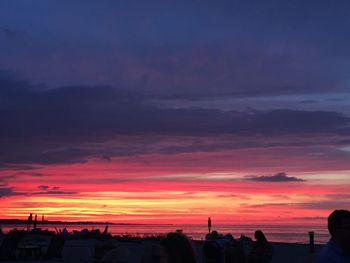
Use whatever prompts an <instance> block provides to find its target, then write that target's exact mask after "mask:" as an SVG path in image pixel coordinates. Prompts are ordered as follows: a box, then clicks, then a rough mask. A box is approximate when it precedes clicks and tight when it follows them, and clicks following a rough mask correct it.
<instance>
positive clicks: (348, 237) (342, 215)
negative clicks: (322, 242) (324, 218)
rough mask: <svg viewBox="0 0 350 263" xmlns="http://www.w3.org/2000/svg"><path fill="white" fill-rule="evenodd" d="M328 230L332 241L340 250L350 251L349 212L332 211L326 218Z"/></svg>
mask: <svg viewBox="0 0 350 263" xmlns="http://www.w3.org/2000/svg"><path fill="white" fill-rule="evenodd" d="M328 230H329V233H330V234H331V236H332V239H333V240H334V241H335V242H336V243H337V244H338V245H339V246H341V247H342V248H344V249H346V250H350V211H349V210H334V211H333V212H332V213H331V214H330V215H329V217H328Z"/></svg>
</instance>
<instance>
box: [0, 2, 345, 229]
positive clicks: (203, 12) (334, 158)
mask: <svg viewBox="0 0 350 263" xmlns="http://www.w3.org/2000/svg"><path fill="white" fill-rule="evenodd" d="M349 27H350V2H349V1H347V0H338V1H331V0H317V1H316V0H310V1H301V0H295V1H281V0H266V1H258V0H255V1H254V0H249V1H246V0H244V1H243V0H241V1H240V0H230V1H228V0H227V1H226V0H218V1H209V0H176V1H171V0H162V1H160V0H159V1H158V0H150V1H136V0H128V1H126V0H119V1H112V0H105V1H92V0H75V1H68V0H60V1H58V0H49V1H47V0H26V1H21V0H2V1H1V3H0V200H1V202H0V209H1V211H2V215H1V218H19V219H25V218H26V217H27V216H28V214H29V213H37V214H42V213H44V214H45V215H46V218H47V219H49V220H70V221H81V220H82V221H111V222H127V223H174V222H176V223H206V220H207V218H208V216H210V217H211V218H212V220H213V221H214V220H215V222H220V223H230V224H232V223H239V222H241V223H247V222H260V223H261V222H263V223H270V222H281V223H293V224H297V223H298V224H299V223H300V224H316V223H321V222H324V221H325V218H326V217H327V216H328V214H329V213H330V212H331V211H333V210H334V209H341V208H342V209H350V194H349V189H350V103H349V99H350V89H349V86H350V72H349V69H350V49H349V48H348V47H349V46H350V34H348V33H347V32H348V30H349Z"/></svg>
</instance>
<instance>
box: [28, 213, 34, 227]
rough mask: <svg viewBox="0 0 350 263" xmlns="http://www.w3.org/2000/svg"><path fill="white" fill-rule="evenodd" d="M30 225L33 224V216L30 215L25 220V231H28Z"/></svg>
mask: <svg viewBox="0 0 350 263" xmlns="http://www.w3.org/2000/svg"><path fill="white" fill-rule="evenodd" d="M32 223H33V214H32V213H31V214H30V215H29V216H28V219H27V230H28V231H29V230H30V226H31V224H32Z"/></svg>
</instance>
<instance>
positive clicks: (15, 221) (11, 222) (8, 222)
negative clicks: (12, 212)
mask: <svg viewBox="0 0 350 263" xmlns="http://www.w3.org/2000/svg"><path fill="white" fill-rule="evenodd" d="M0 224H1V225H22V224H23V225H26V224H27V220H22V219H0ZM37 224H38V225H65V224H67V225H150V224H141V223H112V222H91V221H73V222H70V221H57V220H56V221H48V220H44V221H41V220H38V221H37ZM157 225H169V226H171V225H173V224H157Z"/></svg>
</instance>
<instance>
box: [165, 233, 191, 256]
mask: <svg viewBox="0 0 350 263" xmlns="http://www.w3.org/2000/svg"><path fill="white" fill-rule="evenodd" d="M160 249H161V250H160V253H161V259H160V262H161V263H197V259H196V253H195V250H194V247H193V244H192V241H191V240H189V239H188V238H187V237H186V236H185V235H183V234H181V233H178V232H173V233H169V234H167V235H166V236H165V237H164V238H163V239H162V240H161V241H160Z"/></svg>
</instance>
